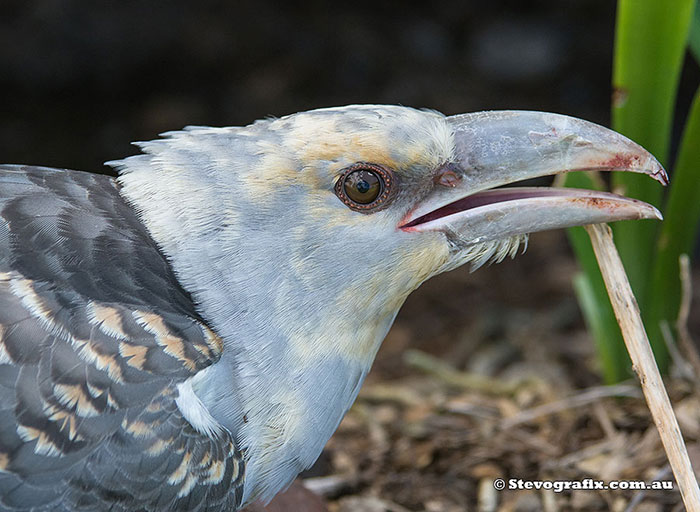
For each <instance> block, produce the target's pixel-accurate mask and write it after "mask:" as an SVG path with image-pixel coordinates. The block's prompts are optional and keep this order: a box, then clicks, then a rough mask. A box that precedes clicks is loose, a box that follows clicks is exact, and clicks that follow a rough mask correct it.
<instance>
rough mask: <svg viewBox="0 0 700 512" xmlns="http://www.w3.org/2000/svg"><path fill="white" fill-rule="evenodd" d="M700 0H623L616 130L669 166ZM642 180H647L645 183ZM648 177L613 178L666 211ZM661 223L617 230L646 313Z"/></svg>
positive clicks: (661, 350)
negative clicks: (686, 57) (678, 100)
mask: <svg viewBox="0 0 700 512" xmlns="http://www.w3.org/2000/svg"><path fill="white" fill-rule="evenodd" d="M694 7H695V0H667V1H663V2H659V1H658V0H619V2H618V12H617V22H616V36H615V56H614V63H613V84H614V89H615V94H614V101H613V109H612V119H613V128H614V129H615V130H617V131H619V132H621V133H623V134H624V135H626V136H628V137H629V138H631V139H632V140H634V141H635V142H637V143H639V144H641V145H642V146H644V147H645V148H646V149H647V150H649V151H651V152H652V153H653V154H654V155H655V156H656V157H657V158H658V159H659V160H660V161H661V162H662V163H665V162H667V161H668V153H669V144H670V136H671V128H672V121H673V109H674V105H675V101H676V92H677V89H678V80H679V77H680V72H681V66H682V63H683V57H684V55H685V49H686V43H687V39H688V31H689V28H690V22H691V18H692V15H693V9H694ZM640 178H641V179H640ZM644 178H645V177H641V176H633V175H629V174H627V173H625V174H622V173H619V174H616V175H614V176H613V186H614V189H615V190H616V191H619V192H621V193H622V194H624V195H628V196H632V197H636V198H638V199H641V200H643V201H646V202H649V203H652V204H654V205H655V206H660V203H661V200H662V197H663V191H662V188H661V187H660V186H659V185H658V183H655V182H653V181H651V180H648V179H644ZM658 229H659V228H658V223H655V222H627V223H618V224H616V225H614V226H613V230H614V232H615V241H616V245H617V247H618V250H619V252H620V256H621V257H622V260H623V262H624V264H625V268H626V270H627V273H628V276H629V279H630V284H631V285H632V289H633V290H634V292H635V295H636V296H637V300H638V302H639V305H640V308H641V310H642V312H645V311H646V304H647V287H648V284H649V282H650V280H649V275H650V273H651V270H652V262H653V257H652V251H653V249H654V246H655V242H656V235H657V233H658ZM653 348H654V351H655V354H656V357H657V362H658V363H659V365H660V366H661V368H662V369H663V368H665V366H666V362H667V354H666V347H665V346H664V345H663V344H658V343H656V344H655V345H654V346H653Z"/></svg>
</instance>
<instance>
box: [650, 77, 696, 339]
mask: <svg viewBox="0 0 700 512" xmlns="http://www.w3.org/2000/svg"><path fill="white" fill-rule="evenodd" d="M664 216H665V220H664V222H663V227H662V230H661V236H660V237H659V240H658V244H657V256H656V261H655V264H654V269H653V273H652V279H651V293H650V295H649V311H648V315H647V326H646V327H647V331H648V332H649V340H650V341H651V342H652V346H654V345H655V344H656V345H660V344H662V343H663V339H662V337H661V329H660V327H659V325H660V322H662V321H664V320H666V321H667V322H668V323H669V325H675V323H676V318H677V317H678V309H679V307H680V296H681V282H680V278H679V266H678V257H679V256H680V255H681V254H691V253H692V251H693V246H694V245H695V241H696V239H697V236H698V225H700V88H699V89H698V90H697V92H696V93H695V99H694V100H693V104H692V107H691V109H690V114H689V115H688V120H687V121H686V125H685V129H684V132H683V138H682V140H681V146H680V149H679V151H678V160H677V162H676V167H675V169H674V172H673V174H672V180H671V190H670V193H669V198H668V204H667V205H666V209H665V212H664Z"/></svg>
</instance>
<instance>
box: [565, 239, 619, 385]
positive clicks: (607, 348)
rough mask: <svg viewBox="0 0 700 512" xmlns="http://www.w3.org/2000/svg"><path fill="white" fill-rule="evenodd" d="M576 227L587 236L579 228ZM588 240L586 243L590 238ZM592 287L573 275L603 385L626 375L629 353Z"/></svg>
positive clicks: (585, 278)
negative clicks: (599, 367)
mask: <svg viewBox="0 0 700 512" xmlns="http://www.w3.org/2000/svg"><path fill="white" fill-rule="evenodd" d="M576 229H577V230H581V232H582V233H583V234H584V235H586V236H588V235H587V234H586V232H585V230H584V229H583V228H576ZM588 243H589V245H590V240H589V241H588ZM601 280H602V278H601ZM596 288H597V287H596V286H594V285H593V282H591V279H589V277H588V276H587V275H586V274H584V273H583V272H580V273H578V274H576V275H575V276H574V291H575V292H576V297H577V298H578V302H579V304H580V305H581V310H582V311H583V318H584V320H585V322H586V326H587V327H588V330H589V331H590V333H591V334H592V335H593V341H594V343H595V346H596V350H597V354H598V360H599V362H600V366H601V370H602V372H603V380H604V381H605V382H606V384H614V383H616V382H620V381H622V380H625V379H627V378H629V371H628V368H629V364H630V363H629V356H628V355H627V352H626V351H625V345H624V343H623V340H622V334H621V333H620V329H619V327H618V325H617V321H616V320H615V315H614V314H613V311H612V307H611V306H610V305H609V303H607V304H606V303H605V302H601V301H600V293H599V290H597V289H596ZM608 310H609V311H608Z"/></svg>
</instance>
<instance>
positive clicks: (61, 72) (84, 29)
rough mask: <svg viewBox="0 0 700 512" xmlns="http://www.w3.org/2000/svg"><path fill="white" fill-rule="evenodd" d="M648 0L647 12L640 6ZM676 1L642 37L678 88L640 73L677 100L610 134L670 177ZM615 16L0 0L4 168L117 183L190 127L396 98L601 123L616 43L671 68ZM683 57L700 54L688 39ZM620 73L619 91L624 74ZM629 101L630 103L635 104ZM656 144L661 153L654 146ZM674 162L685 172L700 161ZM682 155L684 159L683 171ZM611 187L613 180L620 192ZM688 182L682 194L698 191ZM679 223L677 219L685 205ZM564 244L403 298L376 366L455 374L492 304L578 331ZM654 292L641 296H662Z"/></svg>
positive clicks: (686, 96) (683, 67) (581, 284)
mask: <svg viewBox="0 0 700 512" xmlns="http://www.w3.org/2000/svg"><path fill="white" fill-rule="evenodd" d="M689 2H690V0H679V1H678V2H677V3H678V7H677V12H679V13H680V12H681V11H682V13H683V15H684V16H686V15H688V16H689V14H688V10H689V7H688V4H689ZM628 3H629V4H630V5H631V4H634V3H635V2H634V1H632V2H628ZM641 3H644V2H641ZM653 3H654V2H647V4H648V5H650V6H652V7H650V8H653ZM672 3H674V2H668V3H667V2H658V6H657V7H656V8H655V9H656V11H655V14H654V15H653V18H649V19H648V21H649V20H652V21H651V23H653V27H652V28H653V30H652V32H654V31H655V30H657V29H658V30H661V31H660V32H658V37H661V35H660V34H661V33H662V32H663V33H664V34H666V33H670V34H672V35H673V36H674V41H675V42H674V45H675V47H674V48H675V50H674V52H675V53H673V56H672V59H671V60H672V61H673V62H672V63H671V64H672V68H673V70H672V74H671V75H672V76H671V75H668V70H666V68H664V71H658V70H657V71H655V70H654V69H653V68H652V69H651V70H650V71H648V72H647V73H650V74H647V75H643V76H644V77H646V78H648V79H649V83H650V84H651V83H653V84H657V82H658V81H666V82H665V83H667V85H666V86H664V87H666V89H665V90H666V91H667V92H668V91H669V90H670V91H672V92H673V93H674V94H675V92H676V84H679V85H678V87H677V92H678V94H677V99H676V100H675V101H673V100H669V99H668V98H666V99H665V100H664V101H666V102H665V103H664V106H663V109H662V110H663V112H662V113H661V114H659V115H660V116H661V117H662V118H663V119H662V120H658V119H657V118H654V119H652V120H650V121H644V122H643V123H641V124H639V126H643V127H644V129H645V130H646V132H645V133H643V134H637V132H634V131H633V130H632V129H631V128H629V126H631V125H629V124H625V121H624V120H623V119H624V116H625V115H626V114H624V113H623V112H620V111H616V112H615V116H614V121H615V123H616V127H617V128H618V129H622V130H623V131H624V132H625V133H627V135H630V136H632V137H633V138H634V137H635V136H637V135H639V138H638V139H637V140H638V142H640V143H642V144H645V145H647V147H648V148H649V149H651V150H652V151H655V152H656V153H657V156H659V158H660V159H661V160H662V161H664V163H665V164H667V166H668V167H669V168H670V169H673V168H674V163H675V158H674V155H676V154H677V151H678V146H679V143H680V140H681V134H682V131H683V126H684V124H685V122H686V118H687V113H688V112H689V110H690V104H691V101H692V98H693V95H694V93H695V89H696V87H697V84H698V83H699V82H700V68H699V67H698V64H697V62H696V61H695V60H693V58H692V57H691V56H690V55H689V54H686V53H685V50H683V51H681V52H680V53H679V52H678V45H679V44H682V45H683V46H684V45H685V39H684V37H685V36H684V35H683V31H684V30H685V31H686V33H687V29H686V28H685V25H684V23H686V21H683V20H681V21H679V20H675V21H674V20H673V19H672V18H668V17H666V14H665V11H666V10H669V12H676V11H673V10H672V9H670V7H669V8H668V9H667V8H666V6H667V5H670V4H672ZM615 15H616V5H615V2H611V1H610V0H572V1H569V2H567V3H566V6H565V7H564V6H563V5H562V3H561V2H560V1H559V0H525V1H521V0H510V1H496V2H483V1H477V0H471V1H464V0H442V1H436V2H431V3H427V2H426V3H417V4H412V3H406V2H386V3H378V2H367V1H360V2H354V3H352V4H350V3H325V2H320V1H311V2H305V3H303V4H298V5H297V4H296V3H291V2H289V3H288V2H272V1H266V0H261V1H256V2H246V1H237V2H233V1H223V0H220V1H215V0H200V1H198V2H191V1H189V0H170V1H168V2H155V1H143V0H125V1H120V2H104V1H87V0H3V1H2V2H0V70H1V71H0V107H1V108H0V111H1V112H2V115H1V116H0V161H2V162H8V163H32V164H40V165H48V166H55V167H70V168H76V169H83V170H91V171H98V172H110V171H109V170H108V169H106V168H104V167H103V166H102V162H104V161H107V160H111V159H114V158H121V157H123V156H125V155H128V154H131V153H133V152H135V149H134V148H133V147H131V146H130V145H129V142H130V141H134V140H147V139H151V138H153V137H155V136H156V135H157V134H158V133H160V132H163V131H167V130H172V129H178V128H180V127H182V126H184V125H187V124H207V125H238V124H246V123H249V122H252V121H253V120H255V119H257V118H261V117H265V116H269V115H273V116H280V115H284V114H287V113H291V112H296V111H300V110H305V109H309V108H316V107H323V106H331V105H342V104H349V103H358V102H360V103H372V102H377V103H399V104H404V105H411V106H415V107H428V108H434V109H437V110H440V111H442V112H444V113H446V114H453V113H458V112H469V111H477V110H486V109H534V110H547V111H553V112H560V113H565V114H569V115H573V116H577V117H582V118H585V119H588V120H591V121H594V122H597V123H600V124H603V125H608V126H609V125H610V121H611V119H610V110H609V105H610V97H611V85H610V84H611V83H612V80H613V75H612V70H613V48H617V50H616V51H617V57H616V60H615V63H616V66H619V62H620V60H619V53H620V52H621V51H622V48H623V47H624V46H625V45H628V46H629V47H631V48H632V49H640V48H641V47H644V48H646V49H645V50H644V52H647V53H644V57H643V58H644V59H648V60H649V62H650V63H651V62H666V61H665V59H666V58H667V54H661V53H657V50H659V51H661V50H660V49H659V48H657V46H656V40H652V41H651V43H650V42H649V41H648V40H645V39H644V37H642V36H643V34H642V33H637V32H634V31H633V32H631V33H630V34H632V35H635V37H638V38H640V39H635V40H630V41H629V42H628V43H624V41H623V39H624V38H621V36H620V34H621V32H620V29H619V27H618V40H617V45H616V44H615V39H614V34H615V20H616V16H615ZM619 19H620V18H618V20H619ZM697 19H698V12H696V13H695V20H697ZM662 20H667V21H668V23H665V22H664V23H662ZM674 23H676V24H675V25H674ZM688 23H689V22H688ZM695 23H696V25H697V21H696V22H695ZM649 28H650V26H647V27H646V29H645V30H649ZM635 30H636V29H635ZM623 43H624V44H623ZM690 45H691V47H692V48H694V49H695V50H694V51H695V54H696V55H698V54H700V51H699V50H698V48H699V47H700V34H699V33H698V32H697V31H693V32H692V34H691V37H690ZM638 46H639V48H637V47H638ZM615 69H616V75H615V79H616V80H618V79H620V77H622V76H623V75H621V74H620V73H621V71H620V69H619V67H616V68H615ZM623 74H624V73H623ZM679 77H680V78H679ZM646 78H644V79H643V80H642V82H644V81H645V80H646ZM620 91H622V89H621V90H619V91H618V92H620ZM623 96H624V95H623ZM627 105H628V108H631V106H632V105H633V96H629V101H628V103H627ZM696 110H697V106H696ZM660 112H661V111H660ZM635 122H636V121H635ZM635 126H637V125H636V124H635ZM647 134H648V137H649V139H647ZM652 139H653V140H652ZM654 140H659V141H663V143H659V144H660V145H658V146H657V145H656V144H657V143H656V142H653V141H654ZM650 141H651V142H650ZM682 154H683V153H682ZM685 154H686V155H687V156H686V157H685V161H688V160H692V159H693V158H694V157H693V156H692V155H691V154H690V153H685ZM683 161H684V160H683V157H681V158H679V159H678V162H677V164H676V166H680V165H682V162H683ZM584 179H585V178H584ZM604 179H606V180H607V179H608V178H607V177H605V178H604ZM615 180H616V181H614V182H613V185H614V186H628V185H627V184H625V183H624V182H620V181H617V178H615ZM589 185H590V183H589ZM693 185H695V184H694V183H691V184H689V185H684V186H683V187H680V188H679V190H681V191H682V190H692V189H693ZM629 186H632V185H629ZM635 186H636V185H635ZM642 186H643V187H654V188H653V190H652V192H651V193H652V194H654V195H655V197H653V198H652V200H654V201H658V200H659V198H658V194H659V190H658V189H659V187H656V186H655V184H654V182H652V181H651V180H648V182H644V184H643V185H642ZM681 203H682V201H681ZM672 208H673V207H672V205H669V209H672ZM677 208H680V209H681V210H683V208H684V206H682V204H681V206H679V207H677ZM667 215H668V214H667ZM678 218H679V219H681V221H680V224H681V225H682V224H683V222H682V219H683V212H682V211H681V213H680V214H679V216H678ZM651 224H652V223H644V226H642V225H641V224H640V225H639V226H640V227H639V228H637V227H634V228H632V229H633V230H636V229H639V230H641V231H645V232H651V231H653V234H654V237H656V230H657V229H658V225H651ZM685 227H687V225H686V226H685ZM616 234H617V235H618V240H619V242H620V243H621V244H622V245H623V247H622V248H621V249H622V250H623V254H624V253H625V252H627V254H628V261H630V259H632V260H635V261H637V260H639V261H641V262H643V263H644V264H643V265H642V266H641V267H640V268H639V269H637V270H634V269H630V273H631V274H632V277H633V278H634V279H635V280H636V283H635V284H636V287H637V288H639V286H640V285H639V282H640V279H639V277H638V276H640V275H641V276H643V277H645V278H648V277H649V276H650V275H651V274H652V273H651V270H650V269H651V265H652V258H651V252H650V251H651V248H650V247H648V245H649V244H648V243H646V245H645V246H644V247H642V246H639V248H638V249H637V248H636V245H635V244H636V242H626V241H625V235H623V234H622V233H621V232H620V233H616ZM634 236H637V235H634ZM639 236H651V235H648V233H647V234H646V235H639ZM561 237H562V235H561V234H560V233H555V234H540V235H536V236H535V237H533V243H532V244H531V249H530V251H529V253H528V254H526V255H525V256H522V257H519V258H517V259H516V260H515V261H514V262H509V263H503V264H501V265H499V266H498V267H496V268H493V269H483V270H481V271H480V272H479V273H477V274H475V275H474V276H469V275H468V271H467V269H461V270H459V271H457V273H453V274H451V275H449V276H441V277H440V278H437V279H436V280H435V282H434V283H432V282H431V283H428V284H427V285H426V286H424V287H423V289H422V290H420V291H419V292H417V293H416V294H414V296H412V297H411V298H409V301H408V303H407V304H406V307H405V308H404V312H403V313H402V314H401V315H400V316H399V319H398V322H397V326H396V328H395V329H394V331H392V333H393V334H392V335H390V337H389V339H388V340H387V345H388V347H387V348H385V350H384V352H383V355H382V354H380V360H379V371H385V372H387V374H392V372H394V373H395V372H396V371H398V370H396V369H395V368H396V367H398V366H399V365H400V363H399V362H400V359H399V358H398V356H397V355H396V354H398V353H399V350H398V349H399V348H401V349H403V348H405V346H406V345H407V344H408V345H411V344H413V346H418V347H420V348H423V349H426V350H429V351H432V352H439V353H443V354H450V355H451V356H453V357H456V358H457V359H456V364H457V365H458V366H464V365H465V364H467V363H466V361H468V360H472V361H475V360H477V359H478V357H474V355H473V354H474V351H475V350H476V349H475V348H474V347H473V346H472V345H470V344H467V345H460V347H461V348H459V349H456V351H455V349H454V348H450V347H452V345H450V343H452V344H454V342H453V340H454V339H455V336H457V337H459V336H461V335H462V333H463V331H464V332H467V331H468V332H472V331H473V330H474V328H475V327H474V326H475V325H476V326H481V327H478V328H477V330H479V329H482V330H484V332H485V333H486V334H484V335H483V336H482V338H483V339H485V340H486V341H487V342H489V343H491V342H493V339H494V338H497V337H499V336H501V334H502V328H498V327H494V325H495V324H496V323H499V321H500V320H497V319H501V320H502V319H503V315H502V314H501V312H502V311H503V309H502V308H510V309H509V311H513V310H514V311H516V313H515V316H514V317H513V318H518V319H519V320H517V321H516V323H517V322H520V323H521V324H527V322H526V321H525V320H524V319H528V318H540V316H539V313H537V314H535V313H533V311H536V312H540V311H542V312H547V313H548V312H553V313H552V315H553V317H554V318H560V316H561V315H563V317H565V320H563V321H562V325H565V326H571V325H572V324H576V323H580V322H581V317H580V315H579V313H578V312H577V308H576V306H575V304H574V302H573V300H572V299H571V298H570V292H569V291H568V290H566V287H568V286H570V285H569V284H561V283H568V282H569V279H570V278H571V274H573V272H572V271H571V269H572V268H573V267H569V266H567V265H568V264H565V265H564V266H561V265H560V264H559V263H557V262H560V261H564V260H565V259H566V258H569V259H570V255H569V254H568V253H567V252H566V248H565V246H564V245H563V244H562V243H561ZM686 241H687V237H686ZM574 242H575V240H574ZM574 245H576V243H575V244H574ZM686 245H687V244H686ZM538 247H539V249H538ZM686 248H687V247H686ZM583 250H584V249H580V250H579V252H581V251H583ZM634 251H638V252H637V254H635V255H634V256H633V257H631V258H630V257H629V253H630V252H632V253H634ZM635 258H636V259H635ZM671 259H672V258H671ZM567 261H568V260H567ZM581 265H582V267H583V269H584V273H583V274H581V275H582V276H586V275H594V272H595V271H594V270H591V269H589V268H588V267H587V266H590V262H589V263H587V260H586V259H585V258H582V259H581ZM562 268H563V269H564V270H562ZM561 274H565V275H564V278H563V279H562V278H560V277H559V276H560V275H561ZM543 275H546V276H547V279H543V277H542V276H543ZM555 282H556V283H557V284H556V285H554V284H552V283H555ZM485 283H488V285H485ZM596 286H597V285H596V281H595V280H591V279H589V278H587V277H578V278H577V279H576V288H577V290H578V291H579V297H585V296H588V298H589V300H587V301H583V304H584V306H586V305H587V306H586V307H587V308H588V309H591V310H594V309H595V308H598V309H599V310H600V311H599V314H598V315H590V314H589V315H588V317H589V318H593V319H594V320H595V319H596V318H597V319H599V322H598V324H599V325H591V327H592V328H593V329H592V330H593V331H594V332H595V333H598V334H597V335H596V336H595V338H596V340H598V341H600V340H601V339H605V337H606V335H609V333H610V332H611V331H610V329H611V327H610V325H609V324H608V325H606V324H605V319H606V318H607V317H606V316H605V313H604V311H605V308H604V302H602V301H601V291H600V290H599V289H596ZM650 286H651V285H650ZM652 289H653V290H656V289H655V288H653V287H652ZM652 289H650V290H648V291H647V292H646V293H643V294H642V295H646V296H649V295H650V294H653V293H657V291H652ZM638 291H639V290H638ZM658 293H662V292H661V291H659V292H658ZM663 293H666V292H665V291H663ZM584 309H586V308H584ZM589 313H590V312H589ZM664 314H665V313H664ZM518 315H520V316H518ZM557 315H559V316H557ZM509 318H510V317H509ZM600 319H602V320H600ZM608 320H609V318H608ZM557 321H558V320H557ZM500 323H508V322H505V321H500ZM407 325H410V332H412V333H415V334H412V335H411V341H410V342H407V341H405V338H406V336H407V334H406V333H407V332H409V330H408V329H405V328H404V327H405V326H407ZM613 327H616V326H614V325H613ZM499 329H501V330H499ZM565 329H570V327H566V328H565ZM606 329H607V330H606ZM601 333H603V334H601ZM605 333H608V334H605ZM472 337H473V336H472ZM435 340H444V341H438V342H435ZM542 343H545V342H542ZM552 343H553V344H555V345H556V347H557V350H561V351H562V354H563V353H564V352H565V351H566V350H570V349H569V348H567V347H566V346H561V345H562V342H560V341H559V338H556V339H553V340H552ZM392 347H394V348H395V349H396V350H394V348H392ZM428 347H429V348H428ZM464 347H471V348H469V350H467V349H466V348H464ZM601 347H602V348H601V353H602V354H603V355H604V356H603V358H602V361H603V364H602V366H601V369H602V372H603V374H604V375H605V376H606V378H607V379H608V380H617V379H619V378H624V377H625V376H627V375H628V373H627V372H628V370H627V368H626V366H624V364H622V365H621V364H620V363H619V361H620V358H624V356H623V355H620V354H616V353H615V351H616V350H619V349H620V345H616V344H615V342H612V343H609V344H608V345H607V347H608V348H607V349H606V348H605V346H604V345H601ZM611 347H612V348H611ZM491 348H492V347H491ZM489 349H490V348H489ZM485 350H486V349H485ZM606 350H607V352H606ZM608 352H611V353H612V355H610V354H608ZM557 353H559V352H557ZM469 354H472V356H471V357H470V356H469ZM567 354H568V355H567ZM567 354H565V355H562V357H571V358H575V357H578V356H577V355H575V352H574V351H570V352H569V353H567ZM606 354H607V355H606ZM508 357H511V356H508ZM611 361H612V362H611ZM616 361H617V362H616ZM584 380H585V379H584Z"/></svg>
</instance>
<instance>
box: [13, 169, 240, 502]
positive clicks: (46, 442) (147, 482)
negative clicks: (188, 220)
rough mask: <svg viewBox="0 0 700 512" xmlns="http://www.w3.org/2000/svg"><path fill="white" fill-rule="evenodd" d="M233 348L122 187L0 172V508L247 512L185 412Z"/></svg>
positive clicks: (82, 178)
mask: <svg viewBox="0 0 700 512" xmlns="http://www.w3.org/2000/svg"><path fill="white" fill-rule="evenodd" d="M222 350H223V345H222V343H221V340H220V339H219V337H218V336H217V335H216V334H215V333H214V332H213V331H212V330H211V329H210V328H209V327H208V326H207V324H206V322H205V321H204V320H203V319H202V318H201V316H200V315H199V313H198V312H197V311H196V309H195V307H194V304H193V303H192V299H191V297H190V296H189V294H188V293H187V292H186V291H185V290H183V289H182V287H181V286H180V285H179V283H178V281H177V279H176V277H175V275H174V274H173V272H172V269H171V267H170V265H169V263H168V261H167V259H166V258H165V257H164V256H163V254H162V253H161V252H160V250H159V249H158V247H157V246H156V244H155V243H154V242H153V240H152V239H151V237H150V236H149V235H148V233H147V231H146V229H145V228H144V226H143V225H142V224H141V222H140V221H139V219H138V217H137V216H136V214H135V213H134V212H133V210H132V209H131V208H130V207H129V205H127V204H126V203H125V202H124V201H123V200H122V198H121V196H120V195H119V192H118V186H117V185H116V183H115V182H114V181H113V180H112V179H111V178H109V177H106V176H98V175H91V174H87V173H79V172H74V171H65V170H56V169H45V168H34V167H0V510H34V511H49V510H51V511H54V510H56V511H60V510H65V511H68V510H100V511H102V510H114V511H127V510H129V511H131V510H144V511H146V510H148V511H157V510H236V509H237V507H238V506H239V505H240V499H241V492H242V489H241V487H242V480H243V474H244V467H243V461H242V456H241V454H240V453H239V451H238V450H237V448H236V446H235V443H234V441H233V439H232V438H231V435H230V434H229V433H228V432H227V431H226V430H224V429H221V430H217V431H216V432H212V433H209V434H206V433H201V432H199V431H197V430H196V429H195V428H193V427H192V425H190V424H189V423H188V422H187V420H186V419H185V418H184V417H183V415H182V413H181V411H180V410H179V409H178V407H177V403H176V399H177V397H178V384H180V383H182V382H185V381H186V380H187V379H188V378H190V377H192V376H193V375H195V374H196V373H197V372H198V371H200V370H202V369H204V368H206V367H208V366H209V365H211V364H214V363H215V362H216V361H217V360H218V359H219V357H220V355H221V352H222Z"/></svg>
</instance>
